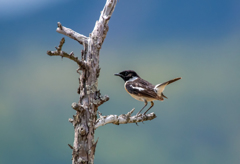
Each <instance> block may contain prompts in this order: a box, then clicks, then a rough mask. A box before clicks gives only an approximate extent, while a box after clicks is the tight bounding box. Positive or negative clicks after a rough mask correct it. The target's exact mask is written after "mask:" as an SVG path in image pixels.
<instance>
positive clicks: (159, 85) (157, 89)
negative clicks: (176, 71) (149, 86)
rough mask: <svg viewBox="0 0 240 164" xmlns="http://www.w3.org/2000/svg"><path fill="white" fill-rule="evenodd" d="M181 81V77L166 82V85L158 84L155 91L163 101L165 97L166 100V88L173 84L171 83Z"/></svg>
mask: <svg viewBox="0 0 240 164" xmlns="http://www.w3.org/2000/svg"><path fill="white" fill-rule="evenodd" d="M180 79H181V77H178V78H175V79H172V80H169V81H166V82H164V83H161V84H157V85H155V87H154V89H155V91H156V92H157V94H158V96H159V97H161V98H162V100H163V97H164V98H167V97H166V96H165V95H164V94H163V91H164V89H165V87H166V86H167V85H168V84H171V83H173V82H175V81H178V80H180Z"/></svg>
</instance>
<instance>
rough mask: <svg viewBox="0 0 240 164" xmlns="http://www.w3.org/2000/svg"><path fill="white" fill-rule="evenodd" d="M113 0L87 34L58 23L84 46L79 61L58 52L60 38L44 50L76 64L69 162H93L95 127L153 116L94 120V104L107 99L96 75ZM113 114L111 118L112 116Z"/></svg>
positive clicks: (62, 42) (108, 3)
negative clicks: (57, 44)
mask: <svg viewBox="0 0 240 164" xmlns="http://www.w3.org/2000/svg"><path fill="white" fill-rule="evenodd" d="M116 3H117V0H106V4H105V6H104V8H103V11H102V12H101V15H100V17H99V20H98V21H97V22H96V24H95V27H94V29H93V31H92V33H90V34H89V37H86V36H84V35H82V34H79V33H77V32H75V31H73V30H72V29H70V28H67V27H64V26H62V25H61V23H60V22H58V28H57V32H59V33H61V34H64V35H66V36H68V37H70V38H72V39H74V40H76V41H77V42H79V43H80V44H82V45H83V47H84V49H83V50H82V51H81V60H79V59H78V57H75V56H74V54H73V52H71V53H70V54H68V53H66V52H64V51H62V46H63V44H64V42H65V40H64V38H62V40H61V41H60V44H59V46H58V47H56V50H55V51H47V54H48V55H50V56H61V57H66V58H69V59H71V60H72V61H74V62H76V63H77V64H78V66H79V68H78V69H77V73H79V75H80V77H79V88H78V93H79V95H80V98H79V102H78V103H73V104H72V108H73V109H74V110H75V111H76V115H73V118H70V119H69V122H71V123H72V124H73V126H74V142H73V145H72V146H71V145H70V144H68V146H69V147H70V148H71V149H72V150H73V152H72V164H93V163H94V155H95V150H96V145H97V142H98V140H97V141H96V142H95V141H94V132H95V129H96V128H97V127H99V126H103V125H105V124H107V123H113V124H122V123H137V122H142V121H147V120H152V119H154V118H155V117H156V115H155V114H154V113H150V114H148V115H145V116H143V115H140V116H132V117H130V116H131V114H132V113H133V111H134V110H132V111H130V112H129V113H128V114H126V115H120V116H116V115H109V116H101V115H100V118H99V119H98V120H97V110H98V106H100V105H101V104H103V103H104V102H106V101H108V100H109V97H108V96H107V95H105V96H101V94H100V91H99V90H98V77H99V74H100V67H99V52H100V49H101V46H102V44H103V41H104V39H105V38H106V35H107V32H108V22H109V19H110V18H111V16H112V13H113V11H114V9H115V6H116ZM113 117H114V119H112V118H113Z"/></svg>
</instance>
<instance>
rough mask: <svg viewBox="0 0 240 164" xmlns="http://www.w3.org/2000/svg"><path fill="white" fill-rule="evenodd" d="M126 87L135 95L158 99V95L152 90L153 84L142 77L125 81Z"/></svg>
mask: <svg viewBox="0 0 240 164" xmlns="http://www.w3.org/2000/svg"><path fill="white" fill-rule="evenodd" d="M126 89H127V90H128V92H129V93H131V94H134V95H137V96H141V97H149V98H154V99H158V95H157V93H156V92H155V91H154V86H153V85H152V84H151V83H149V82H147V81H145V80H143V79H137V80H135V81H129V82H127V84H126Z"/></svg>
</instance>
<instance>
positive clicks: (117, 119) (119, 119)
mask: <svg viewBox="0 0 240 164" xmlns="http://www.w3.org/2000/svg"><path fill="white" fill-rule="evenodd" d="M134 110H135V109H134V108H133V109H132V110H131V111H130V112H128V113H127V114H121V115H119V116H117V115H108V116H102V114H101V113H100V112H99V113H98V114H99V117H100V118H98V119H97V120H96V123H95V129H97V128H98V127H100V126H104V125H106V124H110V123H112V124H116V125H119V124H127V123H137V122H143V121H150V120H153V119H154V118H156V117H157V116H156V115H155V113H150V114H146V115H142V114H140V115H138V116H137V115H135V116H132V117H131V115H132V113H133V111H134Z"/></svg>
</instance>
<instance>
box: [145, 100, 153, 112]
mask: <svg viewBox="0 0 240 164" xmlns="http://www.w3.org/2000/svg"><path fill="white" fill-rule="evenodd" d="M153 105H154V103H153V101H151V106H150V108H148V110H147V111H146V112H144V115H145V114H146V113H147V112H148V111H149V110H150V109H151V108H152V107H153Z"/></svg>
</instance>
